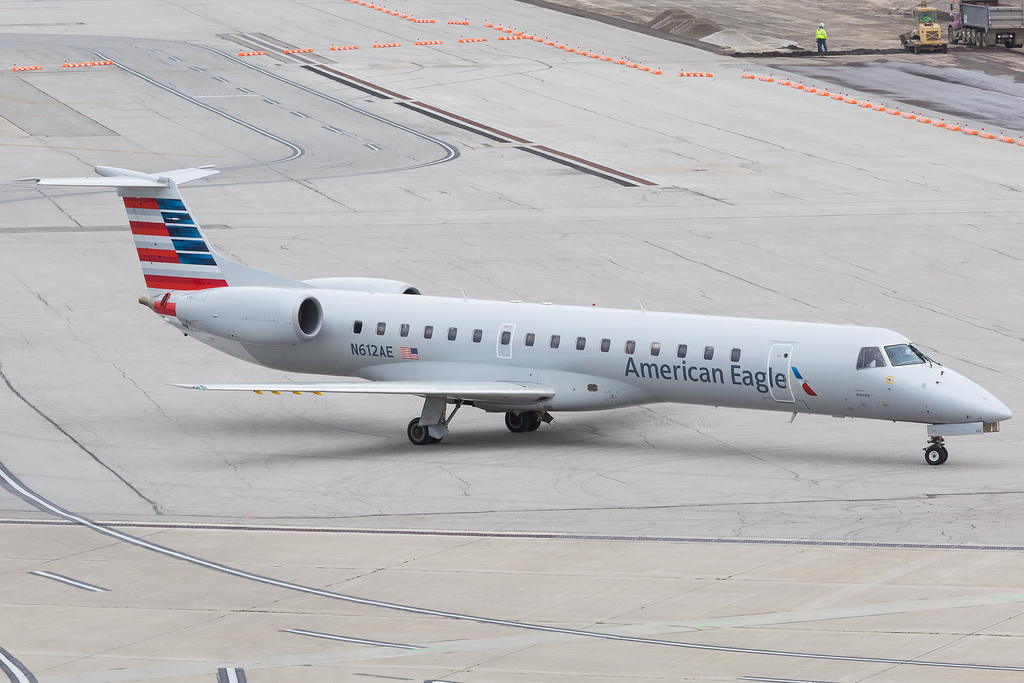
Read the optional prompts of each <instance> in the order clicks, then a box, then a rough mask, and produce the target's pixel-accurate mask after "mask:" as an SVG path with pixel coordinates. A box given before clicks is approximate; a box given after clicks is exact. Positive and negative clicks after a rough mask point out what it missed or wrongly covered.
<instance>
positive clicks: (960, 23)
mask: <svg viewBox="0 0 1024 683" xmlns="http://www.w3.org/2000/svg"><path fill="white" fill-rule="evenodd" d="M949 19H950V22H949V29H948V31H947V33H946V35H947V36H949V42H951V43H967V44H968V45H977V46H978V47H982V46H985V45H987V46H993V45H1004V46H1006V47H1022V46H1024V6H1022V5H1003V4H1001V3H999V2H998V1H997V0H991V1H989V0H975V1H974V2H954V3H950V8H949Z"/></svg>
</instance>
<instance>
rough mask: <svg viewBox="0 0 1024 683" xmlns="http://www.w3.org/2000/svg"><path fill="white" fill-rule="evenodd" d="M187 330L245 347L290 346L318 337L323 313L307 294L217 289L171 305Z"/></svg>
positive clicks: (196, 294)
mask: <svg viewBox="0 0 1024 683" xmlns="http://www.w3.org/2000/svg"><path fill="white" fill-rule="evenodd" d="M175 314H176V315H177V318H178V320H179V321H180V322H181V324H182V325H184V326H185V327H187V328H189V329H191V330H195V331H199V332H204V333H206V334H211V335H213V336H215V337H223V338H224V339H234V340H236V341H240V342H242V343H243V344H257V345H261V346H282V345H294V344H298V343H300V342H307V341H309V340H311V339H314V338H315V337H316V336H317V335H318V334H320V329H321V328H322V327H323V319H324V311H323V307H322V306H321V305H320V301H318V300H317V298H316V296H314V293H313V292H311V291H310V290H296V289H278V288H274V287H220V288H217V289H205V290H202V291H198V292H193V293H190V294H186V295H184V296H182V297H181V298H180V299H179V300H178V302H177V304H176V307H175Z"/></svg>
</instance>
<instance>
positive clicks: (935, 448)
mask: <svg viewBox="0 0 1024 683" xmlns="http://www.w3.org/2000/svg"><path fill="white" fill-rule="evenodd" d="M947 458H949V451H947V450H946V447H945V446H940V445H938V444H932V445H931V446H929V447H928V448H926V449H924V461H925V462H926V463H928V464H929V465H941V464H943V463H944V462H946V459H947Z"/></svg>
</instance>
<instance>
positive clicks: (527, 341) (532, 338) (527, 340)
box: [523, 332, 537, 346]
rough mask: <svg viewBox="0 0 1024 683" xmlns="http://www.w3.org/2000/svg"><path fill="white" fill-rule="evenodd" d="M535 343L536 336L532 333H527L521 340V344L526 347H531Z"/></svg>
mask: <svg viewBox="0 0 1024 683" xmlns="http://www.w3.org/2000/svg"><path fill="white" fill-rule="evenodd" d="M535 341H537V335H535V334H534V333H533V332H527V333H526V337H524V338H523V344H525V345H526V346H533V343H534V342H535Z"/></svg>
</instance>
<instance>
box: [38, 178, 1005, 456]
mask: <svg viewBox="0 0 1024 683" xmlns="http://www.w3.org/2000/svg"><path fill="white" fill-rule="evenodd" d="M95 170H96V173H98V174H99V175H98V176H93V177H85V178H23V179H21V180H24V181H33V182H35V183H37V184H39V185H58V186H76V187H83V186H84V187H106V188H115V189H116V190H117V192H118V195H119V196H120V197H121V198H122V199H123V201H124V206H125V209H126V210H127V212H128V220H129V224H130V226H131V231H132V234H133V236H134V239H135V246H136V249H137V251H138V255H139V259H140V262H141V265H142V272H143V276H144V278H145V282H146V287H147V289H148V293H147V295H145V296H142V297H140V298H139V302H140V303H142V304H144V305H145V306H147V307H148V308H149V309H151V310H152V311H153V312H154V313H156V314H157V315H159V316H161V317H162V318H163V319H164V320H165V321H166V322H168V323H170V324H171V325H173V326H174V327H176V328H177V329H178V330H180V331H181V332H183V333H184V334H185V335H186V336H187V335H191V336H192V337H194V338H195V339H198V340H199V341H201V342H203V343H204V344H207V345H208V346H210V347H212V348H214V349H217V350H218V351H222V352H224V353H227V354H229V355H232V356H235V357H236V358H241V359H242V360H245V361H248V362H251V363H255V364H257V365H261V366H264V367H268V368H273V369H275V370H282V371H286V372H296V373H310V374H318V375H332V376H346V377H355V378H359V379H358V380H354V381H353V380H349V381H327V382H323V381H319V382H267V383H256V384H192V385H189V384H176V385H175V386H180V387H185V388H191V389H199V390H217V391H254V392H256V393H263V392H270V393H274V394H280V393H284V392H291V393H295V394H301V393H303V392H312V393H314V394H319V395H322V394H330V393H362V394H398V395H413V396H419V397H421V398H423V407H422V409H421V411H420V414H419V415H418V416H417V417H414V418H413V419H412V420H411V421H410V422H409V424H408V427H407V429H406V434H407V436H408V438H409V441H411V442H412V443H413V444H415V445H426V444H434V443H437V442H439V441H441V440H442V439H443V438H444V437H445V436H446V435H447V434H448V433H449V425H450V424H451V422H452V419H453V417H454V416H455V414H456V413H457V412H458V410H459V409H460V408H461V407H463V406H471V407H475V408H479V409H482V410H484V411H487V412H492V413H504V414H505V426H506V427H507V428H508V429H509V430H510V431H512V432H517V433H519V432H530V431H534V430H536V429H538V428H539V427H540V426H541V424H542V423H550V422H551V421H552V417H551V413H552V412H558V411H584V410H587V411H589V410H605V409H609V408H618V407H623V406H635V405H641V404H651V403H659V402H673V403H684V404H696V405H708V406H716V407H717V406H724V407H732V408H749V409H755V410H769V411H778V412H784V413H791V414H792V418H791V421H792V419H795V418H796V416H797V414H799V413H806V414H813V415H831V416H835V417H844V418H845V417H850V418H867V419H874V420H892V421H894V422H911V423H921V424H926V425H928V428H927V433H928V444H927V445H926V446H925V449H924V451H925V461H926V462H927V463H928V464H929V465H941V464H943V463H945V462H946V460H947V458H948V455H949V453H948V450H947V448H946V446H945V437H947V436H957V435H966V434H981V433H991V432H997V431H999V423H1000V422H1002V421H1003V420H1008V419H1010V418H1011V417H1012V413H1011V412H1010V410H1009V408H1007V407H1006V406H1005V405H1004V404H1003V403H1002V402H1000V401H999V400H998V399H997V398H996V397H995V396H993V395H992V394H990V393H989V392H988V391H986V390H985V389H983V388H981V387H980V386H978V385H977V384H975V383H974V382H972V381H971V380H969V379H967V378H966V377H964V376H963V375H960V374H959V373H957V372H955V371H953V370H951V369H949V368H946V367H944V366H942V365H940V364H939V363H937V362H936V361H934V360H932V359H931V358H929V357H928V356H927V355H926V354H925V353H924V352H923V351H922V350H921V349H920V348H919V347H918V346H917V345H915V344H914V343H912V342H911V341H910V340H909V339H908V338H906V337H904V336H902V335H900V334H898V333H896V332H893V331H891V330H887V329H883V328H879V327H862V326H857V325H843V324H827V323H809V322H797V321H786V320H762V319H751V318H734V317H722V316H708V315H693V314H684V313H661V312H655V311H647V310H645V309H644V308H643V306H642V304H641V307H640V309H639V310H620V309H603V308H598V307H596V306H589V307H586V306H565V305H554V304H551V303H526V302H522V301H486V300H476V299H470V298H468V297H466V296H465V295H463V297H462V298H457V297H433V296H424V295H422V294H421V293H420V291H419V290H418V289H417V288H416V287H414V286H412V285H410V284H408V283H405V282H400V281H397V280H388V279H383V278H368V277H325V278H315V279H311V280H302V281H299V280H293V279H291V278H287V277H284V276H281V275H276V274H273V273H270V272H267V271H264V270H260V269H257V268H253V267H250V266H247V265H244V264H241V263H238V262H235V261H232V260H230V259H227V258H225V257H224V256H222V255H221V254H219V253H217V251H216V250H215V249H214V248H213V246H212V245H211V244H210V241H209V240H208V239H207V237H206V235H205V234H204V233H203V231H202V229H201V228H200V226H199V224H198V223H196V222H195V220H194V219H193V217H192V213H191V212H190V211H189V209H188V207H187V206H186V205H185V202H184V200H183V198H182V196H181V193H180V192H179V190H178V186H179V185H181V184H183V183H186V182H189V181H192V180H197V179H200V178H205V177H207V176H210V175H212V174H214V173H218V171H216V170H213V169H211V168H210V167H199V168H186V169H178V170H172V171H165V172H160V173H141V172H138V171H131V170H125V169H119V168H112V167H105V166H96V167H95ZM449 407H451V408H452V409H451V411H450V412H449V410H448V408H449Z"/></svg>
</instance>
